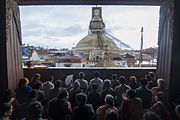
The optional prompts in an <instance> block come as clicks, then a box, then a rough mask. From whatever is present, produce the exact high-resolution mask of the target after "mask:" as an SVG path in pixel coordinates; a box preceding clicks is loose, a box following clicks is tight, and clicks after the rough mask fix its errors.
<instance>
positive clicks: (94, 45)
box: [73, 7, 121, 61]
mask: <svg viewBox="0 0 180 120" xmlns="http://www.w3.org/2000/svg"><path fill="white" fill-rule="evenodd" d="M120 50H121V49H120V48H118V46H117V45H116V43H115V42H114V40H112V38H110V37H108V35H107V34H106V32H105V24H104V22H103V19H102V8H101V7H92V19H91V21H90V24H89V31H88V35H87V36H85V37H84V38H82V39H81V40H80V41H79V42H78V43H77V45H76V47H74V48H73V51H78V52H82V53H86V54H88V60H95V61H97V60H102V59H104V58H105V53H107V51H108V53H118V52H119V51H120Z"/></svg>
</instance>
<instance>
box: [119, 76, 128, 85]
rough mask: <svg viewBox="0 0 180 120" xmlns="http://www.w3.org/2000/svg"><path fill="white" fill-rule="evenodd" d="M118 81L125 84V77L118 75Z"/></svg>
mask: <svg viewBox="0 0 180 120" xmlns="http://www.w3.org/2000/svg"><path fill="white" fill-rule="evenodd" d="M119 82H120V83H121V84H125V82H126V78H125V77H124V76H120V77H119Z"/></svg>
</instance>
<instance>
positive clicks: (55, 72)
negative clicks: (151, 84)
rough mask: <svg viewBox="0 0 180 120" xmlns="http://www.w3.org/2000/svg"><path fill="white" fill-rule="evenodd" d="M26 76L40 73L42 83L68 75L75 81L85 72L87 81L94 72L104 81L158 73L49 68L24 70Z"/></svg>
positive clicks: (154, 70)
mask: <svg viewBox="0 0 180 120" xmlns="http://www.w3.org/2000/svg"><path fill="white" fill-rule="evenodd" d="M23 70H24V76H25V77H27V78H28V79H29V80H30V79H31V77H32V76H33V75H34V74H36V73H39V74H41V76H42V78H41V80H42V81H46V80H47V79H48V78H49V76H50V75H52V76H54V78H55V79H56V80H57V79H60V80H64V79H65V77H66V76H67V75H70V74H73V75H74V79H76V78H78V73H79V72H81V71H83V72H85V74H86V77H85V78H86V79H87V80H90V79H92V78H93V77H94V71H99V72H100V74H101V75H100V77H101V78H102V79H107V78H108V79H111V75H112V74H115V73H116V74H117V75H118V76H121V75H124V76H126V77H127V78H129V77H130V76H131V75H134V76H137V77H138V78H140V77H144V76H145V75H146V74H147V73H148V72H150V71H152V72H156V69H155V68H129V69H125V68H123V69H117V68H48V69H40V68H37V69H33V68H30V69H29V68H24V69H23Z"/></svg>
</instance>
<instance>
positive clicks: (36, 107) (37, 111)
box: [27, 101, 42, 118]
mask: <svg viewBox="0 0 180 120" xmlns="http://www.w3.org/2000/svg"><path fill="white" fill-rule="evenodd" d="M27 112H28V116H29V117H30V118H34V117H35V118H36V117H40V116H41V112H42V105H41V103H40V102H39V101H34V102H32V103H30V104H29V105H28V108H27Z"/></svg>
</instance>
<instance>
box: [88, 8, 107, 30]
mask: <svg viewBox="0 0 180 120" xmlns="http://www.w3.org/2000/svg"><path fill="white" fill-rule="evenodd" d="M104 29H105V24H104V22H103V19H102V8H101V7H92V19H91V21H90V25H89V30H90V31H91V32H92V33H104Z"/></svg>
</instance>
